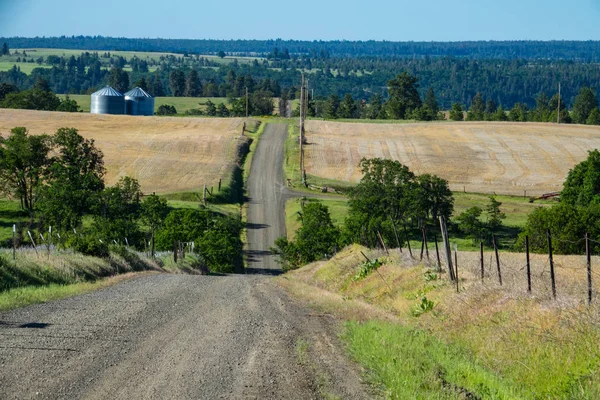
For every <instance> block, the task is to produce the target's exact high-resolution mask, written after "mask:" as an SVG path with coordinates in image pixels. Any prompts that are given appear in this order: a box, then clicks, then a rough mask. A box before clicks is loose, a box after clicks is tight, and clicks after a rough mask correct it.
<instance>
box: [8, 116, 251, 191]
mask: <svg viewBox="0 0 600 400" xmlns="http://www.w3.org/2000/svg"><path fill="white" fill-rule="evenodd" d="M243 121H244V120H243V119H240V118H226V119H220V118H162V117H131V116H122V115H93V114H86V113H59V112H45V111H29V110H6V109H0V134H2V135H3V136H6V134H8V132H9V131H10V129H12V128H14V127H15V126H25V127H27V129H29V132H30V133H33V134H42V133H48V134H52V133H54V132H55V131H56V129H58V128H62V127H73V128H77V129H78V130H79V133H80V134H81V135H82V136H84V137H86V138H89V139H94V140H95V141H96V144H97V145H98V147H99V148H100V149H101V150H102V151H103V152H104V161H105V166H106V169H107V175H106V182H107V184H108V185H112V184H114V183H115V182H116V181H117V180H118V179H119V178H121V177H122V176H126V175H128V176H131V177H134V178H136V179H138V180H139V182H140V184H141V186H142V191H143V192H145V193H150V192H157V193H169V192H181V191H194V190H196V191H197V190H201V189H202V187H203V185H204V184H206V185H207V186H215V185H217V184H218V182H219V178H222V179H224V180H227V179H229V176H230V171H231V167H232V163H233V160H234V158H235V155H236V151H237V146H238V143H239V141H238V139H239V137H240V134H241V130H242V123H243Z"/></svg>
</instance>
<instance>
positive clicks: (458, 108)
mask: <svg viewBox="0 0 600 400" xmlns="http://www.w3.org/2000/svg"><path fill="white" fill-rule="evenodd" d="M464 118H465V114H464V112H463V108H462V105H461V104H460V103H454V104H452V109H451V110H450V119H451V120H452V121H462V120H463V119H464Z"/></svg>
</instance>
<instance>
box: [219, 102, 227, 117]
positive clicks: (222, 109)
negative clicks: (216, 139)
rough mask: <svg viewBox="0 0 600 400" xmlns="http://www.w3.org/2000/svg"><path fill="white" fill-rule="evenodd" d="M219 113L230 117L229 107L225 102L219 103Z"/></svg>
mask: <svg viewBox="0 0 600 400" xmlns="http://www.w3.org/2000/svg"><path fill="white" fill-rule="evenodd" d="M217 115H218V116H219V117H229V109H228V108H227V106H226V105H225V104H224V103H219V105H218V106H217Z"/></svg>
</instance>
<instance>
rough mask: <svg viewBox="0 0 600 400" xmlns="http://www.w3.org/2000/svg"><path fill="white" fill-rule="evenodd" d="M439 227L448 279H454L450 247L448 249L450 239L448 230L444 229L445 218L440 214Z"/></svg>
mask: <svg viewBox="0 0 600 400" xmlns="http://www.w3.org/2000/svg"><path fill="white" fill-rule="evenodd" d="M440 229H441V231H442V240H443V241H444V248H445V250H446V261H448V274H449V277H450V280H452V281H453V280H454V268H453V267H452V249H450V240H449V239H448V230H447V229H446V220H445V219H444V217H443V216H441V215H440Z"/></svg>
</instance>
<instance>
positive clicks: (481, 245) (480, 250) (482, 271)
mask: <svg viewBox="0 0 600 400" xmlns="http://www.w3.org/2000/svg"><path fill="white" fill-rule="evenodd" d="M479 259H480V262H481V283H483V278H484V277H485V266H484V264H483V242H479Z"/></svg>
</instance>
